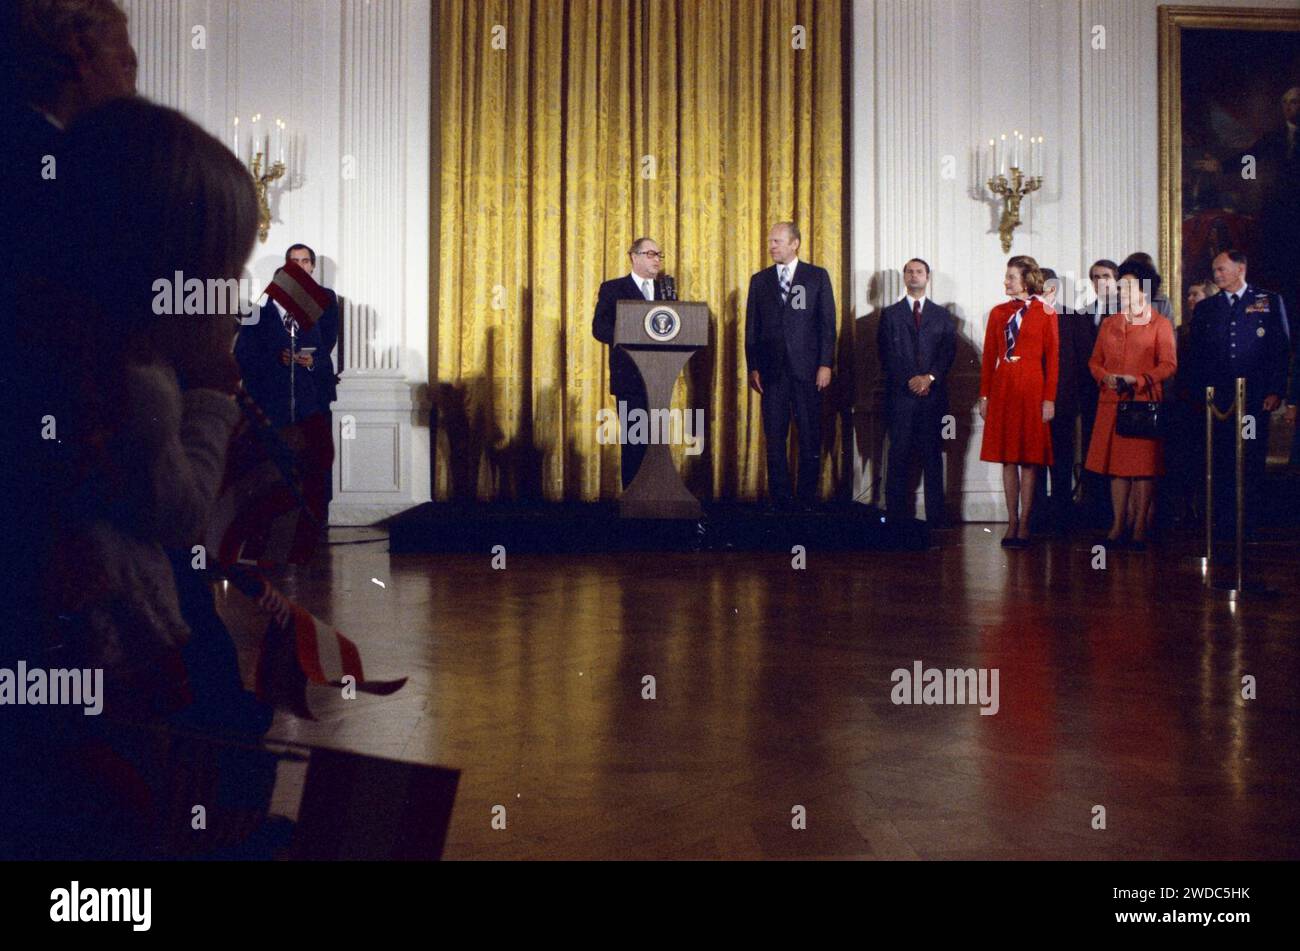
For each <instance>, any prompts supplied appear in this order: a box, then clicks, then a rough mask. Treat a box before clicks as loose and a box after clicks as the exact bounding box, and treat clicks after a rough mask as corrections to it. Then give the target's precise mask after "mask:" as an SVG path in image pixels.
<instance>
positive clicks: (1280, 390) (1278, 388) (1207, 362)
mask: <svg viewBox="0 0 1300 951" xmlns="http://www.w3.org/2000/svg"><path fill="white" fill-rule="evenodd" d="M1234 317H1235V318H1236V333H1235V334H1234V333H1233V332H1232V323H1233V318H1234ZM1234 343H1235V344H1236V346H1235V347H1234V346H1233V344H1234ZM1289 343H1290V329H1289V327H1288V326H1287V317H1286V307H1285V305H1284V304H1283V303H1282V298H1281V297H1279V296H1278V295H1277V294H1274V293H1272V292H1271V291H1263V290H1260V289H1259V288H1257V287H1254V286H1252V285H1249V284H1247V286H1246V290H1245V292H1244V293H1243V294H1242V297H1241V299H1240V300H1238V301H1237V305H1236V307H1235V308H1230V307H1229V306H1228V295H1227V294H1226V293H1224V292H1222V291H1220V292H1219V293H1218V294H1215V295H1213V296H1211V297H1207V298H1206V299H1205V300H1203V301H1201V302H1200V303H1199V304H1197V305H1196V310H1195V311H1194V312H1193V313H1192V328H1191V331H1190V344H1191V346H1190V353H1191V357H1192V365H1191V367H1190V368H1189V369H1190V371H1191V372H1190V377H1191V382H1192V385H1193V387H1194V389H1193V392H1194V393H1197V394H1200V398H1201V399H1204V398H1205V388H1206V387H1207V386H1212V387H1214V395H1215V400H1216V402H1219V403H1220V404H1221V405H1226V404H1227V403H1231V402H1232V400H1233V398H1234V396H1235V395H1236V378H1237V377H1238V376H1243V377H1245V378H1246V401H1247V402H1248V403H1249V404H1250V406H1251V408H1252V409H1254V408H1255V407H1258V405H1259V404H1260V403H1261V402H1263V400H1264V397H1266V396H1284V395H1285V394H1286V376H1287V364H1288V363H1289V361H1290V356H1291V353H1290V345H1289ZM1234 357H1235V359H1234Z"/></svg>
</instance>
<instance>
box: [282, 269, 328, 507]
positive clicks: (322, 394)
mask: <svg viewBox="0 0 1300 951" xmlns="http://www.w3.org/2000/svg"><path fill="white" fill-rule="evenodd" d="M284 260H285V263H286V264H287V263H288V262H290V261H293V262H294V263H295V264H297V265H298V266H299V267H300V268H302V269H303V270H304V271H306V272H307V273H308V274H310V275H312V276H313V277H315V276H316V252H315V251H313V250H312V249H311V248H309V247H307V245H305V244H294V245H290V246H289V250H287V251H285V252H284ZM322 287H323V289H324V291H325V293H327V294H329V298H330V302H329V306H327V307H326V308H325V312H324V313H322V314H321V315H320V320H318V321H316V327H317V329H319V330H320V350H319V351H318V352H317V353H316V354H315V356H316V367H317V369H316V371H315V372H316V374H317V375H316V393H317V396H318V397H319V405H320V410H321V412H322V413H324V414H325V419H326V420H327V422H328V423H329V426H328V427H327V429H328V432H329V439H330V458H331V459H332V458H333V456H334V412H333V410H332V409H331V406H332V405H333V403H334V401H335V400H337V399H338V398H339V389H338V383H339V377H338V373H336V372H335V369H334V347H335V345H337V344H338V342H339V297H338V295H337V294H335V293H334V291H333V289H332V288H328V287H324V285H322ZM333 498H334V479H333V477H332V476H331V478H330V479H328V480H327V481H326V483H325V500H326V502H329V501H330V500H332V499H333Z"/></svg>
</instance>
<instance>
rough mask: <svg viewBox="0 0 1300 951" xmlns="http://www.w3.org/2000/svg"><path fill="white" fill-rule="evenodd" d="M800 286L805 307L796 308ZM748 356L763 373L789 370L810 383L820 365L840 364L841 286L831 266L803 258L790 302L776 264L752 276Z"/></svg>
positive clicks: (792, 284)
mask: <svg viewBox="0 0 1300 951" xmlns="http://www.w3.org/2000/svg"><path fill="white" fill-rule="evenodd" d="M800 288H803V308H802V309H796V308H795V306H794V304H795V302H796V298H797V296H798V291H799V289H800ZM745 362H746V364H747V365H748V367H749V369H750V371H751V372H752V371H754V370H757V371H758V372H759V376H760V377H761V376H767V375H769V374H770V375H776V374H780V373H782V372H784V371H786V370H788V371H789V372H790V373H791V375H792V376H793V377H794V378H795V379H796V380H802V381H804V382H808V383H811V382H813V381H814V380H816V379H817V368H818V367H831V366H834V365H835V292H834V291H833V290H831V278H830V275H829V274H828V273H826V269H825V268H820V267H817V265H815V264H809V263H808V262H806V261H800V262H799V265H798V267H796V268H795V269H794V276H793V278H792V279H791V281H790V300H789V301H788V302H786V303H784V304H783V303H782V302H781V284H780V281H779V280H778V279H777V276H776V265H775V264H774V265H772V266H771V267H769V268H764V269H763V270H761V271H759V272H758V273H757V274H755V275H754V276H753V277H751V278H750V279H749V298H748V301H747V302H746V304H745Z"/></svg>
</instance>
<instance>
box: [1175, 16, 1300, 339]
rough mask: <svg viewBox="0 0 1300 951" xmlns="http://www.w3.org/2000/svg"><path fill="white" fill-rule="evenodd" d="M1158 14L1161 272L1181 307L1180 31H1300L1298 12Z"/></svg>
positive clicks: (1181, 133)
mask: <svg viewBox="0 0 1300 951" xmlns="http://www.w3.org/2000/svg"><path fill="white" fill-rule="evenodd" d="M1157 9H1158V11H1159V21H1158V22H1159V27H1158V29H1159V60H1158V63H1159V72H1160V85H1159V100H1160V219H1159V220H1160V245H1159V248H1160V268H1161V271H1162V273H1163V274H1164V275H1165V287H1166V288H1167V291H1166V294H1167V295H1168V297H1169V298H1170V303H1171V304H1172V305H1173V307H1174V313H1175V314H1176V315H1180V314H1181V312H1182V305H1183V295H1184V289H1183V147H1182V146H1183V102H1182V91H1183V81H1182V80H1183V74H1182V52H1183V43H1182V40H1183V36H1182V34H1183V31H1184V30H1187V29H1195V30H1258V31H1268V32H1288V33H1289V32H1300V10H1287V9H1269V8H1260V7H1250V8H1241V7H1236V8H1234V7H1190V6H1161V7H1158V8H1157Z"/></svg>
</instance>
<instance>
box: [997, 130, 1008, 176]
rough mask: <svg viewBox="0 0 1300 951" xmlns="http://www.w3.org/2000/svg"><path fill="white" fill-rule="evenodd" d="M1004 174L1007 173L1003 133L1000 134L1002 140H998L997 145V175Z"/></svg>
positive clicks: (1005, 144) (1005, 140)
mask: <svg viewBox="0 0 1300 951" xmlns="http://www.w3.org/2000/svg"><path fill="white" fill-rule="evenodd" d="M1006 173H1007V135H1006V133H1005V132H1004V133H1002V138H1001V139H1000V140H999V143H998V174H999V175H1005V174H1006Z"/></svg>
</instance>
